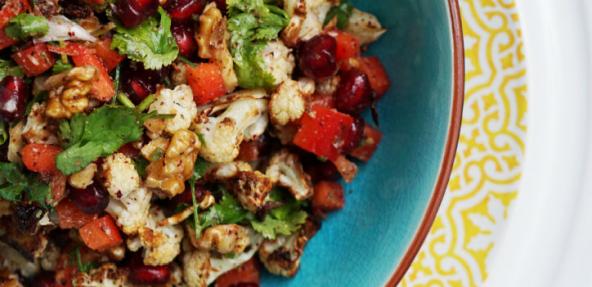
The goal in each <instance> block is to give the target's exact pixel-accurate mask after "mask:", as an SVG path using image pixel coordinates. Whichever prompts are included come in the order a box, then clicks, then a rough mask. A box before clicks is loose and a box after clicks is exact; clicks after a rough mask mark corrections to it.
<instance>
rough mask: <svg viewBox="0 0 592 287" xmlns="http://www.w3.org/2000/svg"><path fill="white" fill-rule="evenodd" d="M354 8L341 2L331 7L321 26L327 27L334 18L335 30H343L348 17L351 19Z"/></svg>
mask: <svg viewBox="0 0 592 287" xmlns="http://www.w3.org/2000/svg"><path fill="white" fill-rule="evenodd" d="M353 10H354V7H353V6H352V5H351V4H350V3H349V2H348V1H341V4H339V5H337V6H334V7H331V9H330V10H329V12H327V16H326V17H325V22H324V23H323V26H327V24H329V22H331V20H333V19H334V18H336V19H337V28H339V29H341V30H343V29H345V27H347V22H348V21H349V17H351V14H352V11H353Z"/></svg>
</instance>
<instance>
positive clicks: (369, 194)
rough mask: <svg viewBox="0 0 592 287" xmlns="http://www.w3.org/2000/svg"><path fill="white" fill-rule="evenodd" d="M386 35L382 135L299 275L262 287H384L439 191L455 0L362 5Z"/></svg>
mask: <svg viewBox="0 0 592 287" xmlns="http://www.w3.org/2000/svg"><path fill="white" fill-rule="evenodd" d="M353 2H355V6H356V7H359V8H360V9H362V10H366V11H370V12H372V13H374V14H375V15H377V16H378V17H379V19H380V20H381V22H382V23H383V24H384V26H385V27H387V28H388V33H387V34H386V35H385V36H384V37H383V38H382V39H381V40H380V41H379V42H378V43H376V44H374V45H373V46H372V47H371V49H370V51H368V52H367V53H366V54H367V55H378V56H379V57H380V58H381V60H382V61H383V63H384V64H385V66H386V67H387V68H388V71H389V75H390V78H391V81H392V83H393V87H392V88H391V90H390V92H389V94H388V95H386V96H385V97H384V98H383V99H382V101H381V102H380V104H379V112H380V128H381V130H382V131H383V132H384V139H383V142H382V144H381V145H380V147H379V150H378V152H377V154H376V155H375V157H374V158H373V159H372V160H371V161H370V162H369V163H368V164H366V165H363V166H362V167H361V172H360V174H359V176H358V178H356V180H355V182H354V183H353V184H350V185H348V186H347V187H346V206H345V208H344V209H343V210H342V211H340V212H337V213H335V214H332V215H330V216H329V218H328V219H327V220H326V221H325V222H323V226H322V228H321V230H320V231H319V233H317V235H316V236H315V237H314V238H313V239H312V240H311V241H310V243H309V244H308V246H307V247H306V250H305V253H304V256H303V258H302V263H301V269H300V271H299V273H298V275H297V276H296V278H294V279H285V278H279V277H271V276H270V275H268V274H267V275H264V278H263V286H380V285H384V284H385V283H386V282H387V281H388V280H389V278H390V276H391V275H392V273H393V272H394V270H395V268H396V267H397V266H398V264H399V263H400V261H401V258H402V256H403V255H404V254H405V251H406V250H407V248H408V247H409V245H410V243H411V241H412V239H413V236H414V234H415V233H416V231H417V230H418V227H419V225H420V223H421V220H422V218H423V216H424V214H425V212H426V208H427V206H428V202H429V201H430V199H431V196H432V194H433V191H434V187H435V184H436V181H437V179H438V176H439V171H440V166H441V165H442V160H443V153H444V147H445V145H446V139H447V133H448V129H449V126H450V123H451V112H450V111H451V105H452V98H453V95H452V94H453V92H452V82H453V79H454V77H453V64H452V63H453V59H452V58H453V56H452V55H453V48H452V43H451V42H452V36H451V35H452V29H451V24H450V23H451V21H450V13H449V7H448V1H445V0H422V1H417V0H389V1H377V0H374V1H368V0H358V1H353Z"/></svg>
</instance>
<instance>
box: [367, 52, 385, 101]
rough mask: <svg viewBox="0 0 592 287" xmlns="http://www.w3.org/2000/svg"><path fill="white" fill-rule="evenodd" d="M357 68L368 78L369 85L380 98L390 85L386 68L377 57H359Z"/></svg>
mask: <svg viewBox="0 0 592 287" xmlns="http://www.w3.org/2000/svg"><path fill="white" fill-rule="evenodd" d="M359 63H360V64H359V69H360V70H362V72H364V73H365V74H366V76H368V79H370V85H371V86H372V89H373V90H374V92H376V95H377V96H378V97H379V98H380V97H381V96H383V95H384V94H385V93H386V92H387V91H388V89H389V88H390V86H391V81H390V80H389V78H388V74H387V73H386V69H385V68H384V66H383V65H382V63H381V62H380V59H378V58H377V57H363V58H359Z"/></svg>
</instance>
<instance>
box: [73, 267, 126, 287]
mask: <svg viewBox="0 0 592 287" xmlns="http://www.w3.org/2000/svg"><path fill="white" fill-rule="evenodd" d="M72 285H73V286H77V287H103V286H109V287H117V286H121V287H123V286H131V284H129V283H128V282H127V273H126V272H125V271H124V270H123V269H122V270H119V269H118V268H117V266H115V264H112V263H105V264H103V265H102V266H101V267H99V268H97V269H93V270H91V271H90V272H89V273H86V272H78V273H77V275H76V277H74V279H72Z"/></svg>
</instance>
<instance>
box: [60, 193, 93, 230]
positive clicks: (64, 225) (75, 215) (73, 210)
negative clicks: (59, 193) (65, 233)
mask: <svg viewBox="0 0 592 287" xmlns="http://www.w3.org/2000/svg"><path fill="white" fill-rule="evenodd" d="M55 209H56V212H57V214H58V219H59V221H60V228H61V229H70V228H80V227H82V226H85V225H86V224H88V223H89V222H92V221H93V220H95V219H96V218H97V215H96V214H88V213H85V212H84V211H82V210H81V209H80V208H78V207H77V206H76V205H75V204H74V203H73V202H72V201H71V200H70V199H67V198H66V199H64V200H62V201H60V203H59V204H58V205H57V206H56V207H55Z"/></svg>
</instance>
